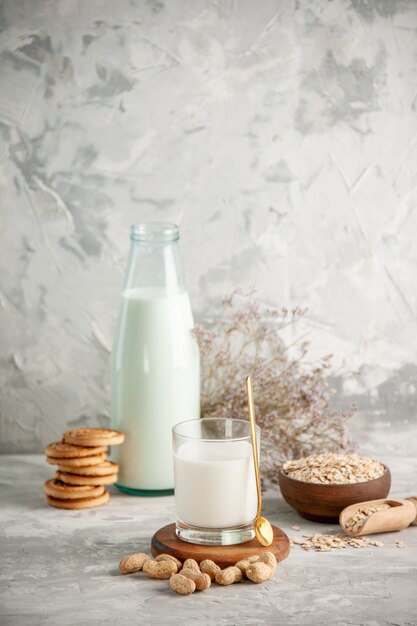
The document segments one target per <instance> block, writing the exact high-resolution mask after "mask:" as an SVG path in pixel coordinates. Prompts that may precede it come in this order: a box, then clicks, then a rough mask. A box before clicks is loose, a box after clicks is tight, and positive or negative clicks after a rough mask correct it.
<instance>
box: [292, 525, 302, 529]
mask: <svg viewBox="0 0 417 626" xmlns="http://www.w3.org/2000/svg"><path fill="white" fill-rule="evenodd" d="M291 528H292V529H293V530H301V526H297V524H294V526H291Z"/></svg>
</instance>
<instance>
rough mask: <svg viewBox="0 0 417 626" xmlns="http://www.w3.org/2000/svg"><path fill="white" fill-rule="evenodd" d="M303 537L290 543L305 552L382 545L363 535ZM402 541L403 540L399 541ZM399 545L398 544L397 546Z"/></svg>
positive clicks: (337, 534) (340, 534)
mask: <svg viewBox="0 0 417 626" xmlns="http://www.w3.org/2000/svg"><path fill="white" fill-rule="evenodd" d="M303 537H304V538H303V539H293V540H292V544H293V545H296V546H297V545H298V546H300V547H301V548H303V550H306V551H307V552H309V551H311V550H315V551H316V552H331V551H332V550H334V549H335V550H343V549H345V548H347V547H351V548H356V549H359V548H367V547H370V546H375V547H382V546H383V545H384V543H383V542H382V541H370V540H368V539H365V538H363V537H350V536H349V535H344V534H343V533H336V534H332V535H329V534H321V533H316V534H315V535H303ZM401 543H403V542H401ZM399 547H400V546H399Z"/></svg>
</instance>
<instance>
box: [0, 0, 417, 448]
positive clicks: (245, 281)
mask: <svg viewBox="0 0 417 626" xmlns="http://www.w3.org/2000/svg"><path fill="white" fill-rule="evenodd" d="M0 11H1V15H0V24H1V32H0V238H1V245H0V320H1V326H0V332H1V342H0V349H1V352H0V388H1V392H0V417H1V423H0V441H1V449H2V450H3V451H6V450H7V451H10V450H20V451H29V450H39V449H40V448H41V446H42V444H43V443H44V442H46V441H49V440H52V439H55V438H56V437H57V436H58V435H59V434H60V433H61V432H62V430H63V429H64V428H65V427H66V426H68V425H76V424H79V423H80V422H81V421H83V420H84V422H85V423H90V424H91V425H97V424H99V423H102V424H104V423H106V421H107V417H106V416H108V415H109V384H110V376H109V355H110V349H111V341H112V335H113V330H114V324H115V318H116V314H117V308H118V300H119V292H120V289H121V284H122V280H123V274H124V267H125V261H126V256H127V252H128V229H129V226H130V224H131V223H132V222H135V221H139V220H144V219H158V220H160V219H161V220H172V221H176V222H178V223H179V224H180V226H181V229H182V254H183V261H184V265H185V270H186V275H187V281H188V285H189V289H190V294H191V297H192V302H193V306H194V309H195V311H196V313H197V316H198V315H199V314H200V313H201V312H202V311H203V310H206V309H207V307H210V308H211V309H212V310H215V307H216V302H217V301H218V299H219V298H220V297H221V296H222V295H223V294H225V293H227V292H229V291H230V290H231V289H233V288H234V287H236V286H247V285H250V284H252V283H254V282H256V283H257V286H258V291H259V294H260V297H261V298H262V299H263V301H265V302H269V303H272V304H277V305H286V306H295V305H301V306H306V307H308V308H309V315H308V318H307V319H306V321H305V324H304V329H302V330H307V331H308V332H309V337H310V339H311V341H312V342H313V346H314V353H315V354H316V353H317V354H322V353H328V352H329V351H332V352H334V353H335V354H336V355H337V360H338V361H340V362H342V361H343V360H345V363H346V369H353V370H355V371H356V372H357V374H356V375H355V376H353V377H351V378H350V379H349V380H347V381H346V382H345V383H343V385H340V388H339V392H340V397H342V396H346V397H349V396H352V397H355V398H356V399H358V398H359V400H360V401H361V402H362V403H363V406H365V407H367V406H374V407H375V408H376V409H377V410H378V411H379V412H381V411H382V412H384V411H388V412H392V413H393V414H395V412H396V406H397V405H396V402H398V403H399V404H401V406H403V407H404V406H405V407H408V409H407V410H408V414H410V415H413V416H414V408H415V400H414V397H415V396H414V394H415V386H414V384H415V375H416V370H415V368H414V367H413V365H412V364H415V363H416V361H417V341H416V330H417V329H416V326H417V324H416V305H417V299H416V296H417V290H416V281H417V278H416V274H417V245H416V233H417V211H416V196H417V193H416V189H417V115H416V102H417V100H416V98H417V89H416V85H417V3H416V2H415V1H413V0H411V1H409V2H407V1H401V0H385V1H384V0H368V1H366V0H351V1H348V0H345V1H343V0H333V1H326V0H310V1H308V0H294V1H290V0H257V1H255V0H253V1H250V0H245V1H238V0H224V1H220V0H219V1H217V2H216V1H210V0H195V1H191V0H190V1H188V2H187V1H183V0H173V1H172V0H171V1H170V2H162V1H160V0H159V1H140V0H131V1H127V0H117V2H116V1H115V0H6V1H5V2H3V3H1V2H0ZM86 417H88V419H85V418H86Z"/></svg>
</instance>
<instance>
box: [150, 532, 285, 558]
mask: <svg viewBox="0 0 417 626" xmlns="http://www.w3.org/2000/svg"><path fill="white" fill-rule="evenodd" d="M272 528H273V531H274V540H273V542H272V544H271V545H270V546H268V547H267V548H264V547H263V546H261V545H260V544H259V543H258V541H257V540H256V539H252V541H247V542H245V543H240V544H238V545H235V546H201V545H197V544H194V543H187V542H186V541H181V539H178V537H177V535H176V534H175V524H168V526H164V527H163V528H160V529H159V530H158V531H157V532H156V533H155V534H154V536H153V537H152V541H151V551H152V554H153V556H158V554H171V555H172V556H175V557H176V558H177V559H179V560H180V561H185V559H195V560H196V561H197V562H198V563H200V561H203V560H204V559H212V560H213V561H215V562H216V563H217V564H218V565H220V567H222V568H223V567H228V566H229V565H234V564H235V563H236V562H237V561H240V559H243V558H245V557H247V556H253V555H255V554H261V553H262V552H272V553H273V554H275V557H276V559H277V561H283V560H284V559H286V558H287V556H288V555H289V553H290V541H289V539H288V537H287V535H286V534H285V533H284V532H283V531H282V530H281V529H280V528H277V527H276V526H272Z"/></svg>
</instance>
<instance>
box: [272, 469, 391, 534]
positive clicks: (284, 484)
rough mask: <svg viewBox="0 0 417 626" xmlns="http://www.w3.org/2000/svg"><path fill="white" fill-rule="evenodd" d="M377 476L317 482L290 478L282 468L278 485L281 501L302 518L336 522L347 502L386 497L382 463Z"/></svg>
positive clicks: (387, 479)
mask: <svg viewBox="0 0 417 626" xmlns="http://www.w3.org/2000/svg"><path fill="white" fill-rule="evenodd" d="M384 467H385V472H384V474H382V476H380V477H379V478H375V479H374V480H367V481H366V482H363V483H353V484H348V485H321V484H317V483H305V482H303V481H302V480H295V479H294V478H290V477H289V476H287V475H286V474H284V471H283V470H282V468H281V469H280V471H279V476H278V478H279V486H280V489H281V493H282V495H283V498H284V500H285V501H286V502H287V503H288V504H289V505H290V506H291V507H292V508H293V509H295V510H296V511H297V513H299V514H300V515H301V517H305V518H306V519H309V520H313V522H331V523H333V522H338V521H339V515H340V513H341V512H342V511H343V509H345V508H346V507H347V506H349V505H350V504H356V503H357V502H366V501H367V500H379V499H381V498H386V497H387V496H388V494H389V490H390V487H391V473H390V471H389V469H388V467H387V466H386V465H384Z"/></svg>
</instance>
